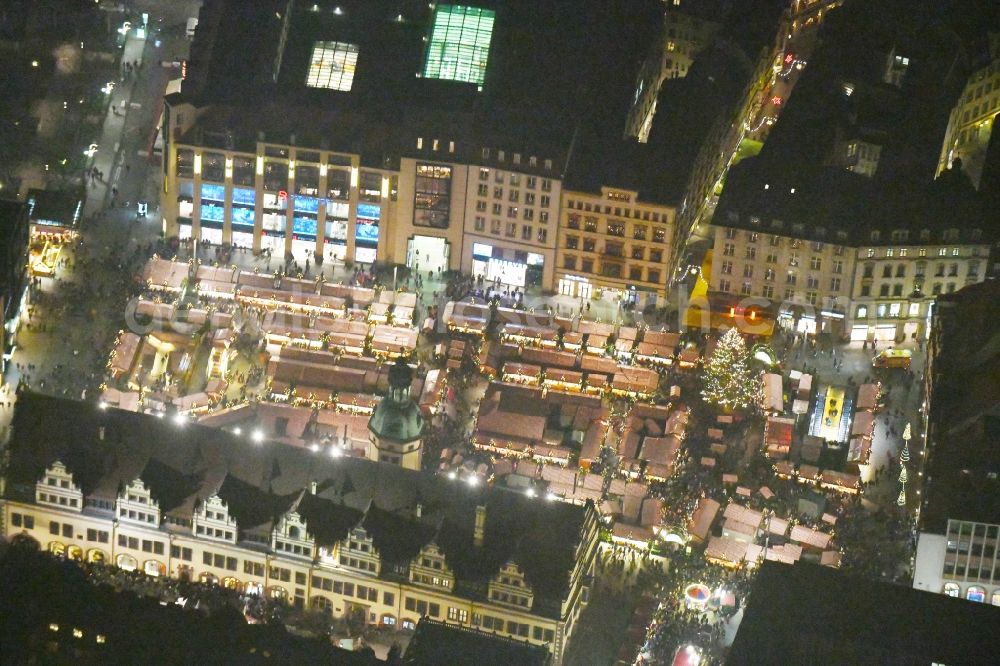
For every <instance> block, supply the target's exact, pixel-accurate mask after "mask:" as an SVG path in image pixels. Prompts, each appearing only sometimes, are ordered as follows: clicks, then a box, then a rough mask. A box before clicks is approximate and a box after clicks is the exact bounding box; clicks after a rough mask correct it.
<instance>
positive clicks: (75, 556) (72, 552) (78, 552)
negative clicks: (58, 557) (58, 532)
mask: <svg viewBox="0 0 1000 666" xmlns="http://www.w3.org/2000/svg"><path fill="white" fill-rule="evenodd" d="M66 559H69V560H76V561H77V562H80V561H81V560H83V549H82V548H80V547H79V546H67V547H66Z"/></svg>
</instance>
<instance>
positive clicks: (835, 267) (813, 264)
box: [706, 219, 855, 334]
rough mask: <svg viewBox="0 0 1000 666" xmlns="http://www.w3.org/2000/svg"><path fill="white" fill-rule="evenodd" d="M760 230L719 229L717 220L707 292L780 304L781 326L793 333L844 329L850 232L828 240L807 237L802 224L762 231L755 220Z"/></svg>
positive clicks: (851, 258) (850, 277) (849, 278)
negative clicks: (795, 331) (848, 236)
mask: <svg viewBox="0 0 1000 666" xmlns="http://www.w3.org/2000/svg"><path fill="white" fill-rule="evenodd" d="M756 226H759V227H760V228H761V231H750V230H743V229H738V228H734V227H726V226H721V225H719V224H718V219H716V224H715V225H713V227H714V236H715V245H714V247H715V250H714V252H713V256H712V273H711V276H706V277H707V278H708V283H709V288H710V289H711V290H713V291H717V292H722V293H725V294H731V295H737V296H740V297H743V298H755V299H762V300H761V303H763V302H764V301H774V302H780V303H782V306H781V308H780V309H779V311H778V314H777V316H778V323H779V324H780V325H783V326H784V327H786V328H789V329H795V330H798V331H800V332H804V333H812V334H814V333H817V332H819V331H827V332H830V331H833V330H836V331H838V332H839V331H841V330H842V328H841V326H842V322H843V319H844V316H845V314H846V311H847V307H846V306H847V298H848V296H849V294H850V290H851V285H852V280H853V275H854V256H855V252H854V250H853V249H852V248H850V247H849V246H848V245H847V235H846V233H843V232H841V233H840V234H833V237H832V238H829V239H827V240H826V241H825V242H824V241H817V240H811V239H808V237H807V235H806V234H805V230H804V228H803V227H802V225H784V224H782V225H781V227H780V228H775V227H774V226H773V225H770V224H769V225H768V226H767V227H764V226H763V225H761V223H760V220H757V223H756ZM796 236H798V237H796ZM796 306H799V308H798V310H797V308H796ZM801 306H809V307H808V308H805V309H807V310H808V311H805V312H803V311H802V310H803V309H804V308H802V307H801ZM797 312H798V314H799V317H798V319H797V320H796V314H797Z"/></svg>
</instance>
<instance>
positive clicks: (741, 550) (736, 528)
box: [688, 488, 840, 568]
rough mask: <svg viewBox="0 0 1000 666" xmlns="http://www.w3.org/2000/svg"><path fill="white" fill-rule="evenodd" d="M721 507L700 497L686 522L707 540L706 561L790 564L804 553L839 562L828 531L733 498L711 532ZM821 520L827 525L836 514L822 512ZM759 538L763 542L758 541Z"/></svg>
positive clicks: (828, 562) (694, 534)
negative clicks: (717, 532)
mask: <svg viewBox="0 0 1000 666" xmlns="http://www.w3.org/2000/svg"><path fill="white" fill-rule="evenodd" d="M763 490H764V489H763V488H762V489H761V492H763ZM720 509H721V505H720V504H719V502H717V501H715V500H713V499H710V498H701V499H699V500H698V505H697V507H696V508H695V511H694V513H693V514H692V517H691V521H690V523H689V525H688V533H689V535H690V536H691V538H692V540H693V541H694V542H695V543H704V542H706V541H707V546H706V548H705V559H707V560H708V561H709V562H713V563H715V564H720V565H722V566H725V567H730V568H735V567H739V566H741V565H743V564H746V565H747V566H756V564H757V563H758V562H759V561H761V560H762V559H765V560H775V561H779V562H786V563H788V564H792V563H794V562H796V561H798V560H799V559H800V558H802V557H803V554H805V555H806V556H807V557H809V558H811V559H815V560H818V561H820V563H821V564H825V565H828V566H839V564H840V551H839V550H837V549H836V548H833V546H832V537H831V536H830V535H829V534H828V533H826V532H824V531H822V530H819V529H815V528H812V527H808V526H806V525H792V524H791V523H790V522H789V521H788V520H786V519H783V518H779V517H777V516H775V515H768V514H765V513H764V512H763V511H757V510H754V509H751V508H749V507H747V506H743V505H741V504H738V503H736V502H730V503H729V504H727V505H726V509H725V511H724V512H723V513H722V524H721V535H720V536H712V535H711V530H712V527H713V525H715V523H716V521H717V518H718V516H719V510H720ZM823 520H824V522H825V523H827V524H828V525H833V524H835V523H836V518H835V517H834V516H830V515H828V514H824V516H823ZM762 540H763V541H764V544H765V545H761V544H760V543H759V542H760V541H762ZM772 542H773V545H771V544H772Z"/></svg>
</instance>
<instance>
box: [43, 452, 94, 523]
mask: <svg viewBox="0 0 1000 666" xmlns="http://www.w3.org/2000/svg"><path fill="white" fill-rule="evenodd" d="M35 501H36V502H38V503H39V504H47V505H49V506H55V507H59V508H61V509H66V510H69V511H80V510H82V509H83V493H82V492H81V491H80V489H79V488H77V487H76V485H75V484H74V483H73V475H72V474H71V473H70V472H69V470H67V469H66V466H65V465H63V464H62V463H61V462H59V461H58V460H57V461H55V462H54V463H52V466H51V467H49V468H48V469H47V470H45V475H44V476H43V477H42V478H41V479H39V481H38V483H37V484H35Z"/></svg>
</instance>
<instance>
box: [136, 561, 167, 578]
mask: <svg viewBox="0 0 1000 666" xmlns="http://www.w3.org/2000/svg"><path fill="white" fill-rule="evenodd" d="M142 570H143V571H145V572H146V575H147V576H160V575H162V574H163V573H164V572H165V571H166V567H164V566H163V565H162V564H160V563H159V562H157V561H156V560H146V562H145V563H144V564H143V566H142Z"/></svg>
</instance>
